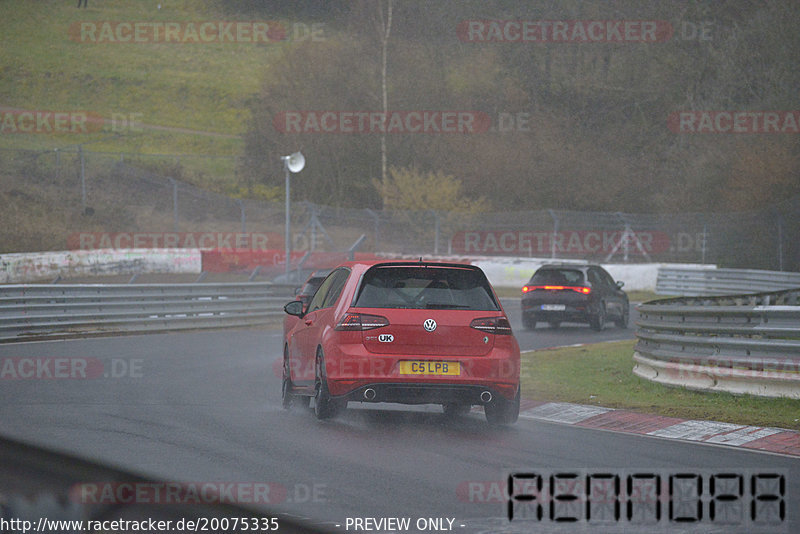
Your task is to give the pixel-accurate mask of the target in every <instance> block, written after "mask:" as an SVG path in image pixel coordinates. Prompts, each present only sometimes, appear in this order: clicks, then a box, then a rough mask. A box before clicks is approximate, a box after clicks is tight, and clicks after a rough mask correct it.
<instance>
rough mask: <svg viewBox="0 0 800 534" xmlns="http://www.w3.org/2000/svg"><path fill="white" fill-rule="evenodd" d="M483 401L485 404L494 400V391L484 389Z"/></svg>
mask: <svg viewBox="0 0 800 534" xmlns="http://www.w3.org/2000/svg"><path fill="white" fill-rule="evenodd" d="M481 402H483V403H484V404H488V403H490V402H492V392H491V391H484V392H483V393H481Z"/></svg>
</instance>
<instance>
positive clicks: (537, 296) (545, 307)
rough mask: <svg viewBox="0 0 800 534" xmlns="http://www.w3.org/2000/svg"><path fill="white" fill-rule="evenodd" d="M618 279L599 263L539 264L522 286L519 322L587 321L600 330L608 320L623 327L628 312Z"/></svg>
mask: <svg viewBox="0 0 800 534" xmlns="http://www.w3.org/2000/svg"><path fill="white" fill-rule="evenodd" d="M622 286H623V283H622V282H615V281H614V279H613V278H612V277H611V275H610V274H608V271H606V270H605V269H603V268H602V267H601V266H599V265H581V264H557V265H544V266H542V267H540V268H539V269H538V270H537V271H536V272H535V273H534V274H533V276H532V277H531V279H530V281H529V282H528V283H527V285H525V286H524V287H523V288H522V324H523V325H524V326H525V328H526V329H529V330H532V329H534V328H536V323H539V322H545V323H548V324H549V325H550V326H552V327H554V328H556V327H558V326H560V325H561V323H562V322H574V323H588V324H589V325H590V326H591V327H592V328H593V329H594V330H602V329H603V328H604V327H605V325H606V323H607V322H608V321H613V322H614V323H615V324H616V325H617V326H619V327H621V328H626V327H627V326H628V318H629V314H630V304H629V302H628V296H627V295H626V294H625V292H624V291H622V289H621V288H622Z"/></svg>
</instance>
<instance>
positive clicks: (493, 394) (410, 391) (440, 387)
mask: <svg viewBox="0 0 800 534" xmlns="http://www.w3.org/2000/svg"><path fill="white" fill-rule="evenodd" d="M514 387H515V386H514ZM503 389H507V388H503ZM503 393H504V391H501V389H499V388H497V387H495V386H492V387H488V386H481V385H467V384H464V385H461V384H408V383H397V382H377V383H373V384H365V385H363V386H361V387H358V388H356V389H354V390H352V391H350V392H349V393H346V394H344V395H341V396H339V397H336V398H339V399H342V400H347V401H357V402H396V403H401V404H447V403H458V404H469V405H485V404H488V403H490V402H492V400H494V399H497V398H499V397H505V395H504V394H503ZM512 397H513V395H512Z"/></svg>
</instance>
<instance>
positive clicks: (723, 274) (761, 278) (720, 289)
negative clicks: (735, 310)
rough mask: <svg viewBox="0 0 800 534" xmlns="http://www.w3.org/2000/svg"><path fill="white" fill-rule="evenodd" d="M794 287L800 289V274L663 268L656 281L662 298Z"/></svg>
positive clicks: (659, 271)
mask: <svg viewBox="0 0 800 534" xmlns="http://www.w3.org/2000/svg"><path fill="white" fill-rule="evenodd" d="M794 287H800V273H789V272H781V271H757V270H749V269H709V268H702V267H697V268H683V267H681V268H674V267H660V268H659V270H658V279H657V281H656V293H658V294H659V295H683V296H701V295H706V296H711V295H732V294H739V293H742V292H745V293H761V292H765V291H780V290H781V289H790V288H794Z"/></svg>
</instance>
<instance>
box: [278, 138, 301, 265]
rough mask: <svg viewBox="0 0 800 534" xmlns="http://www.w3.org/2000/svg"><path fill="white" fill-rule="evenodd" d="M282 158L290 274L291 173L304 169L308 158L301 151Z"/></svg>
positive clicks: (286, 245)
mask: <svg viewBox="0 0 800 534" xmlns="http://www.w3.org/2000/svg"><path fill="white" fill-rule="evenodd" d="M281 160H283V171H284V173H285V175H286V223H285V229H286V234H285V236H284V241H285V243H284V246H285V248H286V260H285V264H286V274H287V275H288V274H289V265H290V264H291V254H292V238H291V232H290V230H289V225H290V224H291V218H290V216H289V215H290V213H289V210H290V209H291V205H290V200H291V194H290V192H289V173H298V172H300V171H302V170H303V167H305V165H306V158H304V157H303V154H301V153H300V152H295V153H294V154H292V155H290V156H282V157H281Z"/></svg>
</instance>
